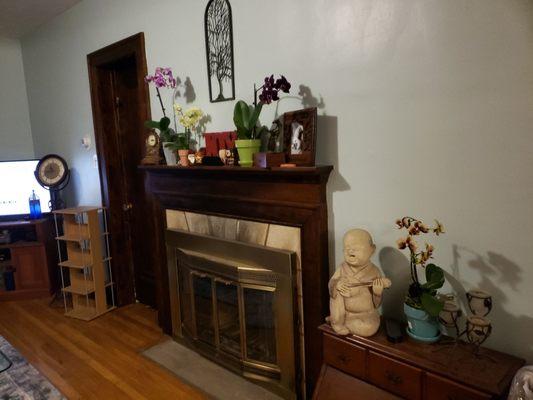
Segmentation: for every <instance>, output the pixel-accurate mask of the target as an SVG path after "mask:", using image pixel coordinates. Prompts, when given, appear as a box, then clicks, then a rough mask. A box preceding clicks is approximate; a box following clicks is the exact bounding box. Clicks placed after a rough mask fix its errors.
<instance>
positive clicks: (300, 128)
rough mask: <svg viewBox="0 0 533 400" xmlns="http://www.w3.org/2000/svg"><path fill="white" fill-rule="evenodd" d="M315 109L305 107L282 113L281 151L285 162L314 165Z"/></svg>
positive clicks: (303, 165) (305, 165)
mask: <svg viewBox="0 0 533 400" xmlns="http://www.w3.org/2000/svg"><path fill="white" fill-rule="evenodd" d="M316 129H317V109H316V107H313V108H305V109H303V110H297V111H291V112H287V113H285V114H283V149H284V150H283V151H284V153H285V155H286V159H287V163H291V164H296V165H297V166H301V167H312V166H314V165H315V155H316Z"/></svg>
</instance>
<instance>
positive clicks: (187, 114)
mask: <svg viewBox="0 0 533 400" xmlns="http://www.w3.org/2000/svg"><path fill="white" fill-rule="evenodd" d="M174 113H175V115H176V116H177V117H178V121H179V123H180V124H181V125H182V126H183V128H185V132H182V133H178V134H176V136H175V138H174V140H172V141H171V143H167V144H166V145H165V147H167V148H170V149H172V150H188V149H189V147H190V139H191V132H192V131H193V130H194V129H195V128H196V127H197V125H198V123H199V122H200V119H201V118H202V117H203V115H204V113H203V111H202V110H201V109H200V108H198V107H191V108H189V109H188V110H186V111H183V108H182V107H181V105H179V104H174Z"/></svg>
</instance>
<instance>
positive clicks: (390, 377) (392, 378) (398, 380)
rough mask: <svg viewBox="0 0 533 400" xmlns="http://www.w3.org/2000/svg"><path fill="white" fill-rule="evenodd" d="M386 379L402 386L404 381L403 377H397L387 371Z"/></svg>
mask: <svg viewBox="0 0 533 400" xmlns="http://www.w3.org/2000/svg"><path fill="white" fill-rule="evenodd" d="M385 377H386V378H387V380H388V381H389V382H391V383H392V384H394V385H400V384H401V383H402V382H403V379H402V377H401V376H398V375H396V374H395V373H393V372H390V371H385Z"/></svg>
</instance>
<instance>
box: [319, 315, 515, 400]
mask: <svg viewBox="0 0 533 400" xmlns="http://www.w3.org/2000/svg"><path fill="white" fill-rule="evenodd" d="M320 330H321V331H322V338H323V349H324V363H323V366H322V372H321V374H320V378H319V380H318V383H317V387H316V390H315V392H314V395H313V398H314V399H316V400H329V399H331V400H339V399H340V400H342V399H361V400H363V399H364V400H367V399H374V398H375V399H395V398H402V399H409V400H493V399H505V398H506V394H507V390H508V388H509V385H510V383H511V380H512V378H513V376H514V374H515V373H516V371H518V369H520V367H521V366H522V365H524V360H521V359H519V358H516V357H513V356H510V355H508V354H504V353H500V352H497V351H492V350H488V349H484V348H482V349H481V350H480V354H479V355H478V356H476V355H474V354H473V352H472V347H471V346H470V345H467V344H464V343H462V344H459V345H457V346H446V345H439V344H423V343H418V342H415V341H413V340H411V339H410V338H408V337H407V336H406V337H405V339H404V341H403V342H401V343H396V344H393V343H390V342H388V341H387V337H386V335H385V333H384V332H383V330H380V331H379V332H378V333H377V334H376V335H375V336H373V337H371V338H362V337H357V336H344V337H342V336H338V335H337V334H335V332H334V331H333V330H332V329H331V328H330V327H329V326H328V325H322V326H321V327H320ZM376 396H377V397H376Z"/></svg>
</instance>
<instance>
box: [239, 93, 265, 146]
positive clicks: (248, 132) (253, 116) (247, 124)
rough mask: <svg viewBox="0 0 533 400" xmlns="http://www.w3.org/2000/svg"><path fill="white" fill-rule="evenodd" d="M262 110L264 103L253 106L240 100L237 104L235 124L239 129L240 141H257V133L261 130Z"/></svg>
mask: <svg viewBox="0 0 533 400" xmlns="http://www.w3.org/2000/svg"><path fill="white" fill-rule="evenodd" d="M262 109H263V103H259V104H258V105H256V106H252V105H248V104H246V102H244V101H242V100H240V101H238V102H237V104H235V109H234V110H233V122H234V123H235V126H236V127H237V136H238V137H239V139H241V140H242V139H255V138H256V137H258V135H257V134H256V132H257V130H258V128H260V126H259V124H258V122H259V115H260V114H261V110H262Z"/></svg>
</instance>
